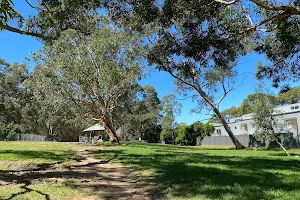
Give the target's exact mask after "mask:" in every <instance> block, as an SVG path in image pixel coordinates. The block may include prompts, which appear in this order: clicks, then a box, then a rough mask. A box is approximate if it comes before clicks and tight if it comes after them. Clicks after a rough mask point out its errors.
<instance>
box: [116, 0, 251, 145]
mask: <svg viewBox="0 0 300 200" xmlns="http://www.w3.org/2000/svg"><path fill="white" fill-rule="evenodd" d="M122 2H123V3H124V2H126V3H127V4H126V3H124V4H122V3H120V4H119V5H120V6H121V9H119V8H117V7H116V9H113V10H112V13H113V15H114V16H116V18H117V17H120V18H121V19H123V18H126V17H127V18H126V19H127V21H128V22H129V23H128V25H129V26H130V27H131V28H132V29H133V30H135V31H139V30H140V29H143V27H144V26H145V25H149V24H150V25H151V24H154V26H155V27H156V29H154V30H157V31H156V32H155V34H153V35H151V37H149V48H150V52H149V54H148V61H149V63H150V64H153V65H154V66H156V68H157V69H158V70H163V71H166V72H168V73H169V74H170V75H171V76H172V77H174V79H175V81H176V84H177V86H178V89H179V91H181V92H183V93H184V94H187V93H188V92H193V93H194V95H193V97H194V100H195V101H197V102H198V103H199V104H201V105H203V102H204V103H205V105H208V106H209V107H210V108H211V109H212V110H213V112H214V113H215V114H216V116H217V117H218V118H219V119H220V121H221V122H222V124H223V126H224V128H225V129H226V131H227V133H228V134H229V136H230V138H231V139H232V141H233V143H234V144H235V146H236V148H238V149H239V148H244V146H243V145H242V144H241V143H240V142H239V141H238V140H237V139H236V137H235V136H234V135H233V133H232V131H231V130H230V128H229V126H228V124H227V122H226V120H225V119H224V117H223V116H222V115H221V113H220V111H219V105H220V103H221V102H222V100H223V99H224V98H225V97H226V96H227V94H228V93H229V92H230V91H232V90H234V89H235V88H236V87H237V86H238V84H237V82H238V79H240V75H238V74H237V72H236V70H235V68H234V67H235V64H236V61H237V59H238V58H239V56H240V55H245V54H246V53H247V52H248V51H249V50H251V48H252V38H248V37H244V35H233V33H235V32H236V31H237V30H238V29H239V28H240V27H241V26H242V27H247V25H248V20H247V19H246V18H244V17H243V16H244V14H243V12H241V9H240V8H238V9H235V10H232V9H230V8H228V7H227V6H226V5H223V4H220V3H218V2H215V1H213V0H212V1H163V2H160V3H155V2H153V1H122ZM128 4H130V5H131V6H132V7H133V9H127V10H126V8H128V6H126V5H128ZM124 10H125V11H124ZM126 11H127V12H126ZM124 13H125V14H124ZM132 17H133V19H131V18H132ZM123 21H126V20H123Z"/></svg>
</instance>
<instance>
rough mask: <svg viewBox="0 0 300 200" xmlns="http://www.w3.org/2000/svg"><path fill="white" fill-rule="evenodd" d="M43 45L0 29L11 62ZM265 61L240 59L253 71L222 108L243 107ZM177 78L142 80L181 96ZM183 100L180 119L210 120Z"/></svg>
mask: <svg viewBox="0 0 300 200" xmlns="http://www.w3.org/2000/svg"><path fill="white" fill-rule="evenodd" d="M14 2H15V6H16V9H17V11H19V12H21V13H22V14H23V13H25V15H29V14H31V13H32V12H33V9H31V8H30V7H29V6H28V5H27V4H26V2H25V1H14ZM42 47H43V44H42V43H41V42H40V41H38V40H37V39H35V38H33V37H30V36H24V35H19V34H16V33H11V32H8V31H2V32H0V57H1V58H3V59H5V60H6V61H7V62H9V63H14V62H24V60H25V58H26V57H30V54H31V53H32V52H36V51H38V50H40V49H41V48H42ZM263 60H264V56H263V55H258V54H255V53H252V54H249V55H248V56H246V57H243V58H241V59H240V61H239V62H238V65H237V70H238V72H239V73H245V72H249V73H250V74H249V76H248V77H247V78H246V79H245V80H244V82H243V84H242V85H241V86H240V87H239V88H238V89H236V90H235V91H232V92H231V93H230V94H229V95H228V96H227V97H226V98H225V99H224V100H223V102H222V104H221V106H220V109H221V110H223V109H226V108H229V107H231V106H239V105H240V104H241V103H242V101H243V100H244V99H245V98H246V97H247V95H248V94H251V93H254V87H255V84H256V80H255V78H254V75H253V74H254V73H255V69H256V63H257V61H263ZM31 67H34V66H31ZM173 81H174V80H173V78H172V77H170V75H169V74H168V73H166V72H162V71H160V72H152V73H150V76H149V77H147V78H146V79H144V80H142V81H141V82H140V83H141V84H142V85H146V84H148V85H152V86H154V87H155V88H156V90H157V92H158V94H159V97H160V98H161V97H163V96H164V95H167V94H170V93H174V94H175V95H177V94H176V93H175V91H174V90H175V85H174V83H173ZM266 84H267V85H270V82H269V81H266ZM294 86H295V85H294ZM274 92H278V90H274ZM177 96H178V98H179V99H181V98H182V97H180V96H179V95H177ZM180 102H181V104H182V113H181V115H180V116H178V117H177V119H176V121H177V122H185V123H187V124H190V123H193V122H195V121H198V120H203V119H207V118H208V117H209V116H207V115H205V114H196V113H193V114H191V113H190V111H191V109H192V108H194V107H195V106H196V104H195V103H194V102H192V100H191V99H186V100H182V101H180Z"/></svg>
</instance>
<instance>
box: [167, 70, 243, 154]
mask: <svg viewBox="0 0 300 200" xmlns="http://www.w3.org/2000/svg"><path fill="white" fill-rule="evenodd" d="M169 74H171V75H172V76H173V77H174V78H176V79H178V80H180V81H181V82H183V83H185V84H187V85H189V86H190V87H192V88H194V89H195V90H196V91H197V92H198V93H199V94H200V96H201V97H202V98H203V99H204V100H205V101H206V102H207V103H208V104H209V105H210V106H211V107H212V109H213V111H214V113H215V114H216V115H217V116H218V117H219V119H220V120H221V123H222V125H223V126H224V128H225V130H226V131H227V133H228V135H229V137H230V139H231V140H232V142H233V144H234V145H235V148H236V149H245V148H246V147H245V146H244V145H242V144H241V143H240V142H239V141H238V140H237V139H236V137H235V136H234V134H233V133H232V131H231V130H230V128H229V126H228V124H227V122H226V120H225V118H224V117H223V116H222V115H221V113H220V111H219V109H218V108H217V107H216V106H215V105H214V103H213V102H212V100H211V99H210V98H209V97H208V96H207V94H206V92H205V91H204V90H203V89H202V87H201V86H200V84H199V82H197V81H198V78H197V77H196V76H195V77H193V80H194V84H192V83H189V82H187V81H184V80H182V79H180V78H178V77H177V76H176V75H174V74H173V73H172V72H170V71H169Z"/></svg>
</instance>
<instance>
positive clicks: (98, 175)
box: [0, 150, 157, 200]
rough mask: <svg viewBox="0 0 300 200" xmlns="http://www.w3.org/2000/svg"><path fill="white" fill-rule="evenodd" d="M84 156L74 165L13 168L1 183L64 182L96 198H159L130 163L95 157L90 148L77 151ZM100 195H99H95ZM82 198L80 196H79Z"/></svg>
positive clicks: (60, 164) (2, 176)
mask: <svg viewBox="0 0 300 200" xmlns="http://www.w3.org/2000/svg"><path fill="white" fill-rule="evenodd" d="M77 154H78V156H80V158H81V159H80V160H78V162H76V163H75V164H72V165H64V164H63V163H56V164H51V165H43V166H39V167H37V168H24V169H18V170H10V171H7V173H2V174H0V186H1V185H10V184H25V185H26V186H29V185H32V184H39V183H46V184H49V183H62V184H65V185H67V186H69V187H71V188H74V189H76V190H85V191H89V192H90V193H91V196H90V197H87V198H84V199H86V200H92V199H120V200H125V199H136V200H148V199H157V198H155V197H153V195H149V194H148V192H147V191H146V189H145V186H144V185H143V184H141V183H140V181H139V180H140V177H139V176H138V175H137V174H136V173H135V171H134V170H133V169H131V168H129V167H125V166H123V165H120V164H111V163H110V162H109V161H107V160H97V159H95V158H94V157H93V156H92V155H91V154H90V153H89V151H88V150H81V151H78V152H77ZM95 196H97V197H95ZM79 199H82V198H78V199H76V200H79Z"/></svg>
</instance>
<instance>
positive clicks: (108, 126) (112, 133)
mask: <svg viewBox="0 0 300 200" xmlns="http://www.w3.org/2000/svg"><path fill="white" fill-rule="evenodd" d="M102 123H103V126H104V128H105V131H106V133H107V135H108V137H109V140H110V142H111V143H118V144H120V142H119V139H118V136H117V133H116V130H115V129H114V127H113V125H112V121H111V118H110V116H109V113H105V114H104V115H103V117H102Z"/></svg>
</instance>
